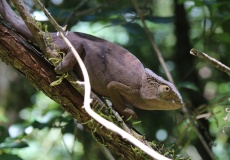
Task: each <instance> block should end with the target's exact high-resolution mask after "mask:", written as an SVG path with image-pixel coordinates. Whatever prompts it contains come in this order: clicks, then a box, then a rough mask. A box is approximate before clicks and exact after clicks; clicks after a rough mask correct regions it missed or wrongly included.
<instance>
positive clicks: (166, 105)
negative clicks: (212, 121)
mask: <svg viewBox="0 0 230 160" xmlns="http://www.w3.org/2000/svg"><path fill="white" fill-rule="evenodd" d="M1 3H2V4H1ZM0 10H5V11H0V12H1V14H2V16H3V17H4V18H5V19H6V20H7V21H8V22H10V23H11V24H13V26H14V28H15V29H16V30H17V31H18V32H19V33H21V34H22V35H24V36H25V37H27V38H28V39H29V40H31V41H34V40H33V35H32V34H31V33H30V31H29V30H28V28H27V27H26V25H25V24H24V22H23V21H22V20H21V19H20V18H18V17H17V19H14V18H13V17H16V16H15V15H14V16H13V14H15V13H14V12H13V11H12V10H11V8H10V7H9V6H8V4H7V3H6V2H5V0H2V2H0ZM11 12H12V13H11ZM50 36H51V37H52V39H53V43H54V44H56V45H58V46H59V48H60V50H61V51H63V52H65V53H67V52H68V51H69V50H68V47H67V46H66V44H65V43H64V42H63V41H62V39H61V38H60V37H58V36H57V34H56V33H50ZM67 38H68V39H69V40H70V42H71V43H72V44H73V46H74V47H75V49H76V50H77V51H78V53H79V54H80V56H81V58H82V60H83V62H84V64H85V66H86V69H87V71H88V73H89V77H90V83H91V86H92V90H93V91H94V92H96V93H97V94H99V95H101V96H105V97H109V98H110V99H111V101H112V103H113V105H114V107H115V108H116V110H117V111H118V112H119V113H120V114H121V115H123V116H124V117H125V118H128V117H130V116H132V117H134V118H136V117H137V116H136V114H135V112H134V111H133V110H132V109H131V108H130V107H129V106H128V105H127V104H130V105H131V106H134V107H137V108H140V109H144V110H173V109H178V108H180V107H181V106H182V103H183V102H182V98H181V95H180V93H179V92H178V90H177V89H176V87H175V86H174V85H173V84H172V83H170V82H168V81H166V80H164V79H163V78H161V77H160V76H158V75H156V74H155V73H154V72H152V71H151V70H150V69H147V68H144V66H143V65H142V63H141V62H140V61H139V60H138V59H137V58H136V57H135V56H134V55H133V54H131V53H130V52H129V51H127V50H126V49H124V48H123V47H121V46H119V45H116V44H114V43H112V42H109V41H106V40H104V39H101V38H97V37H94V36H91V35H88V34H84V33H79V32H69V33H68V34H67ZM55 71H56V72H57V73H59V74H62V73H65V72H68V71H74V72H75V73H76V74H77V76H78V77H79V78H80V79H82V78H83V77H82V74H81V71H80V69H79V67H78V64H77V62H76V60H75V58H74V56H73V54H72V53H71V52H68V53H67V56H66V57H64V59H63V60H62V61H61V63H60V64H59V65H57V66H56V68H55Z"/></svg>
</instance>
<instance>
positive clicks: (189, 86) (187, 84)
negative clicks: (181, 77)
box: [178, 82, 199, 91]
mask: <svg viewBox="0 0 230 160" xmlns="http://www.w3.org/2000/svg"><path fill="white" fill-rule="evenodd" d="M178 87H179V88H186V89H190V90H193V91H199V88H198V87H197V86H196V85H195V84H194V83H192V82H183V83H180V84H179V85H178Z"/></svg>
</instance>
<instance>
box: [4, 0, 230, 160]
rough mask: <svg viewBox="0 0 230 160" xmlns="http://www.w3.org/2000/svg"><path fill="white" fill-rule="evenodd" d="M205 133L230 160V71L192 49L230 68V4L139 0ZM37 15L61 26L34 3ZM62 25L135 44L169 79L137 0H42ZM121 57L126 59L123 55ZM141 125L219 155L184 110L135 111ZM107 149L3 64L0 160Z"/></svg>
mask: <svg viewBox="0 0 230 160" xmlns="http://www.w3.org/2000/svg"><path fill="white" fill-rule="evenodd" d="M136 1H137V3H138V6H139V8H140V10H141V11H142V13H143V14H144V19H145V22H146V25H147V27H148V28H149V29H150V31H151V36H152V37H153V38H154V41H155V43H156V44H157V46H158V47H159V49H160V51H161V52H162V55H163V57H164V59H165V61H166V65H167V67H168V69H169V71H170V72H171V74H172V76H173V79H174V82H175V85H176V86H177V88H178V89H179V91H180V93H181V94H182V97H183V100H184V102H185V103H186V107H187V108H188V113H189V115H190V116H191V117H192V119H193V122H194V123H195V124H196V126H197V128H198V130H199V132H200V136H202V137H203V140H204V141H205V143H206V144H207V145H208V146H209V148H210V149H211V151H212V152H213V154H214V156H215V158H214V159H217V160H220V159H230V139H229V136H230V116H229V117H228V114H230V107H229V104H230V99H229V98H230V94H229V92H230V82H229V76H228V75H227V74H226V73H224V72H221V71H219V70H217V69H215V68H213V67H212V66H210V65H209V64H207V63H206V62H205V61H203V60H201V59H199V58H197V57H194V56H192V55H191V54H189V51H190V49H191V48H196V49H198V50H200V51H203V52H205V53H207V54H208V55H210V56H212V57H214V58H216V59H217V60H219V61H220V62H222V63H224V64H226V65H227V66H230V54H229V53H230V1H228V0H203V1H200V0H161V1H158V0H142V1H140V0H136ZM25 3H26V5H27V6H28V9H29V10H30V12H31V13H32V14H33V16H34V17H35V19H36V20H38V21H40V22H41V23H42V24H44V25H48V30H49V31H50V32H52V31H55V30H54V28H53V27H52V26H51V25H50V23H49V22H48V21H47V18H46V17H45V16H44V14H43V13H42V12H41V10H40V9H39V7H38V6H37V4H34V2H33V1H25ZM42 3H43V4H44V5H45V7H46V8H47V9H48V10H49V12H50V13H51V15H52V16H53V17H54V18H55V19H56V20H57V21H58V22H59V24H60V25H62V26H64V25H67V28H68V30H69V31H74V32H84V33H88V34H91V35H94V36H97V37H101V38H103V39H106V40H108V41H111V42H114V43H117V44H119V45H121V46H123V47H124V48H126V49H128V50H129V51H130V52H131V53H133V54H134V55H135V56H136V57H138V58H139V59H140V61H141V62H142V63H143V64H144V66H145V67H147V68H150V69H151V70H153V71H154V72H155V73H156V74H158V75H160V76H162V77H164V78H166V76H165V74H164V71H163V69H162V67H161V65H160V63H159V60H158V58H157V56H156V54H155V51H154V50H153V48H152V46H151V43H150V41H149V39H148V37H147V35H146V32H145V30H144V29H143V27H142V23H141V21H140V18H139V17H138V15H137V14H136V11H135V8H134V7H133V4H132V3H131V1H123V0H113V1H106V0H51V1H50V0H43V1H42ZM121 58H122V57H121ZM135 111H136V113H137V115H138V116H139V119H140V120H141V123H139V124H137V125H134V128H135V129H136V130H138V131H139V132H140V133H142V134H144V135H145V136H146V138H147V139H148V140H150V141H153V140H156V141H158V142H161V143H163V144H164V146H166V147H168V148H171V149H174V150H175V152H176V153H177V154H178V155H180V156H183V157H185V158H189V157H190V158H191V159H192V160H201V159H203V160H209V159H213V158H211V157H210V155H209V154H208V151H207V150H206V149H205V148H204V146H203V145H202V143H201V141H200V139H199V137H198V135H197V133H196V132H195V131H194V128H193V127H192V125H191V123H190V121H189V120H188V117H187V116H186V114H185V113H184V112H183V111H182V110H176V111H144V110H139V109H135ZM105 152H106V150H105V149H104V148H103V147H102V146H101V145H100V144H98V143H97V142H96V141H95V140H94V139H93V136H92V135H91V134H90V133H89V132H87V131H85V130H84V128H83V127H82V126H81V125H80V124H78V123H77V122H76V121H75V120H74V119H73V118H72V117H71V116H70V115H69V114H68V113H66V112H65V111H64V110H63V109H62V108H61V106H59V105H58V104H57V103H55V102H53V101H52V100H51V99H49V98H47V97H46V96H45V95H44V94H43V93H41V92H39V91H37V90H36V89H35V88H34V87H33V86H32V85H31V84H29V83H28V81H27V80H26V79H25V77H23V76H22V75H21V74H20V73H19V72H17V71H16V70H15V69H13V68H11V67H10V66H7V65H6V64H5V63H3V62H2V61H0V159H3V160H4V159H7V158H8V159H13V160H21V159H23V160H39V159H46V160H54V159H55V160H62V159H66V160H73V159H74V160H78V159H79V160H93V159H109V158H107V157H106V156H105V154H104V153H105Z"/></svg>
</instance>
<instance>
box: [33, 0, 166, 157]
mask: <svg viewBox="0 0 230 160" xmlns="http://www.w3.org/2000/svg"><path fill="white" fill-rule="evenodd" d="M35 1H36V2H37V3H38V4H39V6H40V7H41V8H42V10H43V11H44V13H45V14H46V16H47V17H48V19H49V20H50V22H51V23H52V24H53V25H54V27H55V28H56V29H57V31H58V32H59V34H60V36H61V37H62V38H63V40H64V42H65V43H66V44H67V45H68V46H69V48H70V50H71V52H72V53H73V54H74V56H75V58H76V59H77V61H78V63H79V66H80V68H81V70H82V73H83V77H84V81H85V82H84V83H85V85H84V86H85V96H84V108H85V110H86V112H87V113H88V114H89V115H90V116H91V117H92V118H94V119H95V120H96V121H98V122H99V123H101V124H102V125H103V126H105V127H106V128H108V129H110V130H112V131H113V132H116V133H118V134H119V135H121V136H122V137H123V138H124V139H127V140H128V141H130V142H131V143H132V144H134V145H135V146H137V147H138V148H140V149H141V150H142V151H144V152H145V153H147V154H148V155H150V156H151V157H153V158H155V159H159V160H169V158H166V157H165V156H163V155H161V154H159V153H158V152H156V151H155V150H153V149H152V148H150V147H148V146H146V145H145V144H144V143H142V142H141V141H139V140H138V139H137V138H135V137H133V136H132V135H130V134H129V133H127V132H125V131H124V130H122V129H121V128H119V127H118V126H116V125H115V124H113V123H112V122H110V121H107V120H106V119H104V118H102V117H101V116H100V115H98V114H97V113H96V112H94V111H93V110H92V109H91V107H90V102H91V99H90V92H91V87H90V81H89V76H88V72H87V70H86V67H85V65H84V63H83V61H82V60H81V58H80V56H79V55H78V53H77V51H76V50H75V48H74V47H73V45H72V44H71V43H70V41H69V40H68V39H67V38H66V37H65V35H64V30H63V28H62V27H60V26H59V25H58V24H57V22H56V21H55V20H54V19H53V18H52V16H51V15H50V13H49V12H48V11H47V10H46V9H45V7H44V6H43V5H42V3H41V2H40V1H39V0H35Z"/></svg>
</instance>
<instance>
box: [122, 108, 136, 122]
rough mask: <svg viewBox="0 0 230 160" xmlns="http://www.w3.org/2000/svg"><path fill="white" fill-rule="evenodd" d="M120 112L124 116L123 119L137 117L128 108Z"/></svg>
mask: <svg viewBox="0 0 230 160" xmlns="http://www.w3.org/2000/svg"><path fill="white" fill-rule="evenodd" d="M121 114H122V115H123V116H124V118H125V120H129V119H138V117H137V115H136V113H135V112H134V111H133V110H132V109H130V108H125V109H124V110H123V111H122V113H121Z"/></svg>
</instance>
